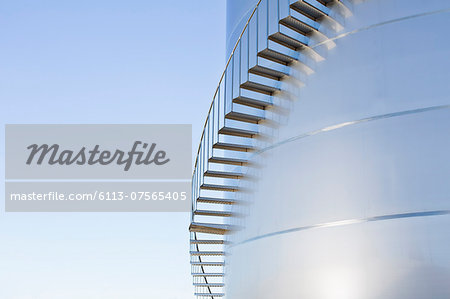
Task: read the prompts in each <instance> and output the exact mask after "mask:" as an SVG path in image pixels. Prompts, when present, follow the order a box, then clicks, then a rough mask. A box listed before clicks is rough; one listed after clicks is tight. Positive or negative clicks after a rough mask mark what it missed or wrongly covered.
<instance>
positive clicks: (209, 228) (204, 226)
mask: <svg viewBox="0 0 450 299" xmlns="http://www.w3.org/2000/svg"><path fill="white" fill-rule="evenodd" d="M189 231H190V232H199V233H206V234H216V235H224V234H227V233H228V232H230V226H229V225H226V224H215V223H199V222H192V223H191V225H189Z"/></svg>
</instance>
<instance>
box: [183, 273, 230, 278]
mask: <svg viewBox="0 0 450 299" xmlns="http://www.w3.org/2000/svg"><path fill="white" fill-rule="evenodd" d="M191 275H192V276H195V277H221V276H225V275H224V273H191Z"/></svg>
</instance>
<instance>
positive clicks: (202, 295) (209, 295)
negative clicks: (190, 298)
mask: <svg viewBox="0 0 450 299" xmlns="http://www.w3.org/2000/svg"><path fill="white" fill-rule="evenodd" d="M194 296H198V297H208V298H211V297H223V296H225V294H224V293H194Z"/></svg>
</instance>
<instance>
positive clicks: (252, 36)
mask: <svg viewBox="0 0 450 299" xmlns="http://www.w3.org/2000/svg"><path fill="white" fill-rule="evenodd" d="M247 33H248V34H247V36H248V65H249V66H248V67H249V68H252V67H254V66H255V65H256V64H257V62H258V56H257V55H258V12H256V13H255V14H254V15H253V18H252V19H251V20H250V22H249V23H248V28H247Z"/></svg>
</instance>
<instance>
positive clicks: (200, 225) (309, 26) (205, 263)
mask: <svg viewBox="0 0 450 299" xmlns="http://www.w3.org/2000/svg"><path fill="white" fill-rule="evenodd" d="M352 5H353V2H350V1H349V0H300V1H295V0H260V1H259V2H258V3H257V5H256V7H255V8H254V10H253V12H252V14H251V16H250V18H249V20H248V21H247V23H246V25H245V27H244V30H243V31H242V33H241V35H240V37H239V39H238V41H237V43H236V45H235V47H234V49H233V51H232V54H231V56H230V58H229V60H228V62H227V65H226V68H225V71H224V73H223V74H222V77H221V79H220V83H219V85H218V87H217V89H216V92H215V95H214V98H213V101H212V104H211V107H210V109H209V112H208V116H207V119H206V122H205V126H204V129H203V134H202V137H201V141H200V145H199V150H198V153H197V159H196V162H195V170H194V173H193V177H192V196H193V203H192V215H191V224H190V226H189V231H190V236H191V237H190V250H191V251H190V256H191V272H192V276H193V281H194V287H195V296H197V298H220V297H224V296H225V292H224V287H225V284H224V275H225V272H224V267H225V256H226V252H225V248H226V246H227V244H228V243H227V239H226V235H227V234H229V233H231V232H232V231H233V230H235V229H237V228H236V227H233V226H231V225H230V224H229V223H230V222H229V221H227V220H228V219H229V217H235V216H236V215H234V214H233V212H232V209H231V207H232V205H235V204H238V202H237V200H236V193H237V192H239V191H240V185H239V180H241V179H242V178H243V177H244V176H245V175H246V167H248V166H249V158H250V156H251V155H252V152H254V151H256V150H258V146H257V142H255V140H257V139H258V138H259V137H260V136H261V132H260V127H261V124H262V123H264V122H265V121H266V113H267V112H268V111H270V110H271V109H274V108H276V107H274V105H276V104H274V101H273V95H274V94H277V93H279V92H283V90H282V84H281V83H282V81H283V80H286V79H289V77H290V74H291V73H292V68H293V66H294V65H295V67H296V69H300V70H301V71H302V72H303V73H304V75H305V76H307V75H309V74H311V73H313V72H314V65H316V64H317V63H318V62H320V61H322V60H324V54H325V52H326V51H328V50H330V49H332V48H333V47H334V46H335V44H334V42H333V37H334V36H336V34H338V32H339V31H341V30H343V26H344V20H345V18H346V17H349V16H350V15H351V10H352Z"/></svg>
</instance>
